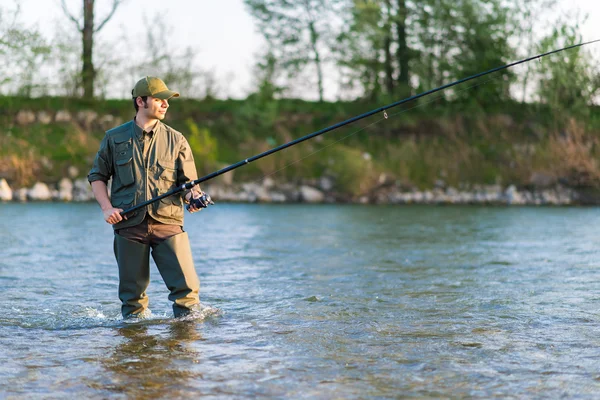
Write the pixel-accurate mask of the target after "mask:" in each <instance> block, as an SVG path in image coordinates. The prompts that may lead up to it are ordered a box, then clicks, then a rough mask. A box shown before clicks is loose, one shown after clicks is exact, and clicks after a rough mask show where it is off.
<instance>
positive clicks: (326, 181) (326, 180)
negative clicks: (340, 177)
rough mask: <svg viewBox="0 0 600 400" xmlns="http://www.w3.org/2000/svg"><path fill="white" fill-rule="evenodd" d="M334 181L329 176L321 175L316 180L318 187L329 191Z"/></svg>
mask: <svg viewBox="0 0 600 400" xmlns="http://www.w3.org/2000/svg"><path fill="white" fill-rule="evenodd" d="M334 184H335V182H334V180H333V178H332V177H330V176H321V177H320V178H319V181H318V185H319V189H321V190H324V191H326V192H329V191H330V190H332V189H333V186H334Z"/></svg>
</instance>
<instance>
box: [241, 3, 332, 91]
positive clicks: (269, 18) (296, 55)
mask: <svg viewBox="0 0 600 400" xmlns="http://www.w3.org/2000/svg"><path fill="white" fill-rule="evenodd" d="M337 2H338V0H292V1H290V0H244V3H245V4H246V6H247V7H248V10H249V11H250V13H251V14H252V15H253V16H254V17H255V19H256V21H257V24H258V29H259V30H260V32H261V34H262V35H263V36H264V37H265V39H266V41H267V43H268V47H269V51H270V54H271V55H272V56H273V57H275V58H276V59H277V60H278V62H280V63H281V64H282V65H283V68H284V70H285V71H286V72H287V74H288V77H289V78H294V77H298V76H299V75H301V73H302V71H304V70H305V69H306V67H307V66H310V67H313V68H314V73H315V75H316V78H317V79H316V83H317V87H318V89H317V90H318V96H319V100H320V101H323V96H324V90H325V89H324V77H323V68H324V66H323V65H324V63H325V62H326V60H325V58H326V56H327V48H328V47H329V45H328V42H329V41H330V40H331V35H330V32H331V29H332V27H331V21H332V18H333V16H334V15H335V5H336V3H337Z"/></svg>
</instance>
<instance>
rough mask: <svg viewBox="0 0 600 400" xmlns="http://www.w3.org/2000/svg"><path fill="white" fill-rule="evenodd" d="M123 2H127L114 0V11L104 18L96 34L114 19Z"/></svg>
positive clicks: (95, 30)
mask: <svg viewBox="0 0 600 400" xmlns="http://www.w3.org/2000/svg"><path fill="white" fill-rule="evenodd" d="M63 1H64V0H63ZM123 1H125V0H113V6H112V10H110V13H109V14H108V15H107V16H106V18H104V20H103V21H102V22H100V24H99V25H98V28H96V29H94V32H98V31H100V29H102V28H103V27H104V25H105V24H106V23H107V22H108V21H109V20H110V19H111V18H112V17H113V15H114V13H115V11H117V8H118V7H119V5H121V3H123Z"/></svg>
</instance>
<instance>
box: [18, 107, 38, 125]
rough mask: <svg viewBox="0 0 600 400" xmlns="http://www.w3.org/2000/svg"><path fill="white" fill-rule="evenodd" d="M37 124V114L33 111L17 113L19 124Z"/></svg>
mask: <svg viewBox="0 0 600 400" xmlns="http://www.w3.org/2000/svg"><path fill="white" fill-rule="evenodd" d="M34 122H35V114H34V112H33V111H31V110H20V111H19V112H18V113H17V124H19V125H29V124H33V123H34Z"/></svg>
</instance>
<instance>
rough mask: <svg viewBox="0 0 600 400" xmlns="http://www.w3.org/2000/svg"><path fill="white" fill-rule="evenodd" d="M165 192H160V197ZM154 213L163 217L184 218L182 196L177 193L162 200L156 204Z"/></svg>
mask: <svg viewBox="0 0 600 400" xmlns="http://www.w3.org/2000/svg"><path fill="white" fill-rule="evenodd" d="M165 192H166V190H165V191H160V190H159V193H158V194H159V195H160V194H162V193H165ZM155 204H156V205H155V208H154V211H155V212H156V214H157V215H159V216H161V217H167V218H173V219H181V218H183V204H182V201H181V194H180V193H177V194H174V195H172V196H168V197H165V198H164V199H160V200H159V201H157V202H156V203H155Z"/></svg>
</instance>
